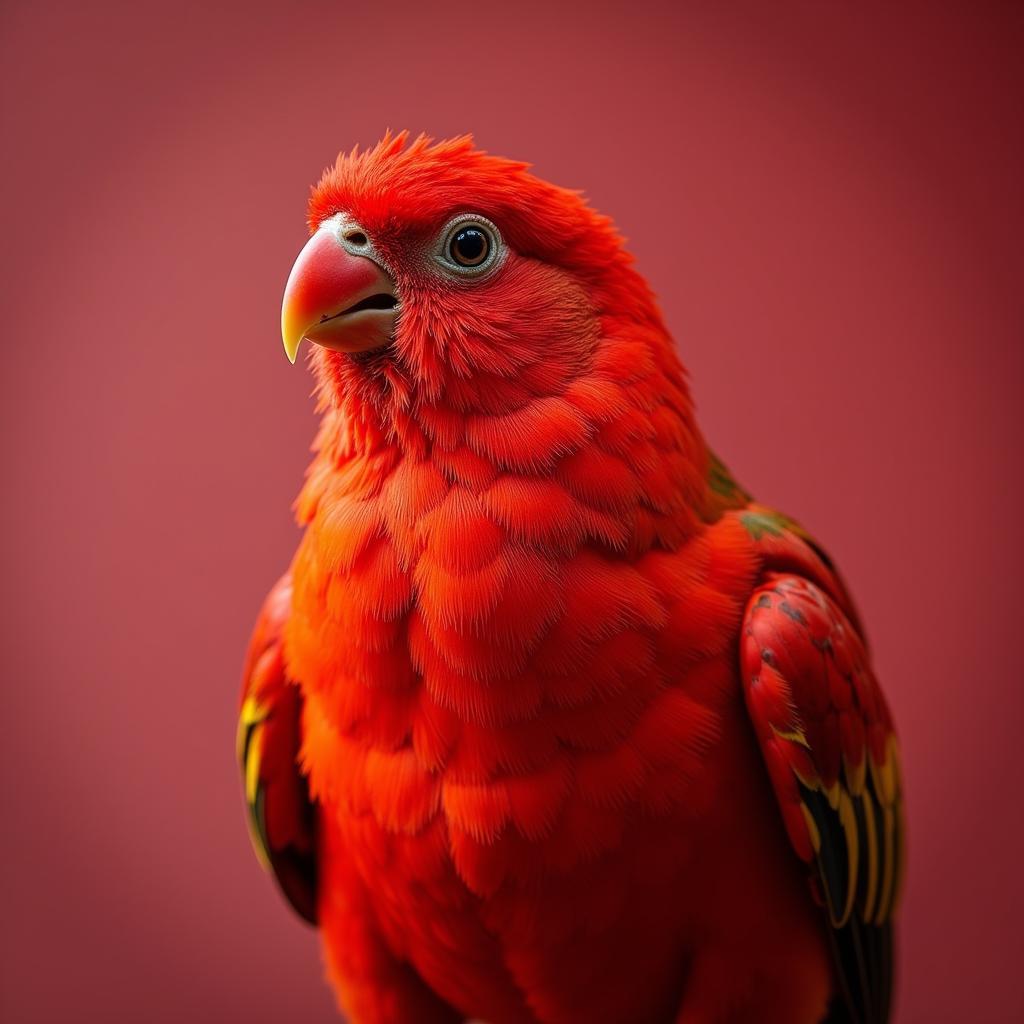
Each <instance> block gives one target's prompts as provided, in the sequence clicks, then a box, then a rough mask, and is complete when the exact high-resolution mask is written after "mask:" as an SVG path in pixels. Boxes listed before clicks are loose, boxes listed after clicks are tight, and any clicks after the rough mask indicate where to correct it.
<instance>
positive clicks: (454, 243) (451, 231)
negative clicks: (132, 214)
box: [441, 216, 501, 276]
mask: <svg viewBox="0 0 1024 1024" xmlns="http://www.w3.org/2000/svg"><path fill="white" fill-rule="evenodd" d="M443 237H444V245H443V247H442V249H441V258H442V261H443V263H444V264H445V265H446V266H447V267H448V269H449V270H454V271H457V272H458V273H460V274H462V275H464V276H472V275H477V274H482V273H483V272H484V271H486V270H489V269H490V268H491V267H492V266H493V265H494V262H495V260H496V259H497V257H498V252H499V249H500V246H501V241H500V237H499V235H498V229H497V228H496V227H494V225H493V224H491V223H490V222H489V221H486V220H484V219H483V218H482V217H467V216H462V217H459V218H458V219H457V220H456V221H454V222H452V223H450V224H449V225H448V227H447V229H446V231H445V233H444V236H443Z"/></svg>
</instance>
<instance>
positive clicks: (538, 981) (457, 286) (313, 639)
mask: <svg viewBox="0 0 1024 1024" xmlns="http://www.w3.org/2000/svg"><path fill="white" fill-rule="evenodd" d="M309 224H310V228H311V231H312V237H311V238H310V240H309V242H308V244H307V245H306V247H305V248H304V249H303V251H302V253H301V254H300V256H299V258H298V260H297V261H296V263H295V266H294V268H293V270H292V273H291V277H290V278H289V280H288V285H287V288H286V292H285V297H284V308H283V314H282V324H283V331H284V343H285V349H286V351H287V353H288V355H289V357H290V358H291V359H292V360H293V361H294V358H295V354H296V350H297V348H298V346H299V343H300V341H301V340H302V339H303V338H306V339H309V340H310V341H311V342H314V343H315V346H314V347H313V348H312V349H311V351H312V363H313V367H314V370H315V372H316V377H317V381H318V386H319V395H320V407H321V410H322V411H323V423H322V426H321V428H320V432H319V436H318V439H317V442H316V456H315V458H314V460H313V464H312V466H311V468H310V470H309V475H308V479H307V481H306V484H305V486H304V488H303V490H302V494H301V496H300V498H299V500H298V517H299V521H300V523H301V524H302V525H303V526H304V527H305V533H304V535H303V538H302V542H301V544H300V545H299V548H298V551H297V553H296V555H295V559H294V561H293V562H292V565H291V568H290V570H289V572H288V573H287V574H286V575H285V577H284V578H283V579H282V580H281V581H280V582H279V583H278V584H277V586H276V587H275V588H274V590H273V591H272V592H271V595H270V597H269V598H268V599H267V602H266V604H265V605H264V608H263V612H262V615H261V617H260V619H259V622H258V623H257V626H256V631H255V634H254V636H253V640H252V644H251V647H250V651H249V657H248V660H247V663H246V667H245V677H244V690H243V700H242V714H241V722H240V729H239V756H240V760H241V763H242V765H243V770H244V775H245V788H246V795H247V799H248V804H249V810H250V816H251V823H252V825H253V831H254V835H255V837H256V841H257V845H258V848H259V850H260V852H261V855H262V856H263V857H264V859H265V861H266V862H267V863H268V864H269V866H270V868H271V869H272V870H273V871H274V873H275V875H276V877H277V879H278V881H279V883H280V885H281V887H282V889H283V890H284V893H285V895H286V896H287V897H288V899H289V900H290V901H291V903H292V904H293V905H294V907H295V908H296V909H297V910H298V912H299V913H300V914H302V915H303V916H304V917H305V918H307V919H308V920H310V921H312V922H315V923H316V924H317V925H318V926H319V928H320V929H321V931H322V933H323V942H324V948H325V951H326V960H327V966H328V973H329V976H330V980H331V982H332V983H333V985H334V987H335V989H336V991H337V994H338V999H339V1002H340V1005H341V1007H342V1008H343V1010H344V1011H345V1012H346V1013H347V1014H348V1015H349V1017H350V1018H351V1020H353V1021H354V1022H357V1024H372V1022H391V1021H412V1022H434V1021H437V1022H447V1021H452V1022H454V1021H461V1020H464V1019H467V1018H471V1017H475V1018H480V1019H483V1020H486V1021H488V1022H490V1024H520V1022H528V1021H531V1022H532V1021H542V1022H549V1024H556V1022H581V1021H586V1022H605V1021H607V1022H623V1024H646V1022H651V1024H655V1022H658V1024H660V1022H677V1024H710V1022H717V1021H730V1022H745V1021H750V1022H758V1024H770V1022H779V1024H801V1022H812V1021H821V1020H823V1019H828V1020H832V1021H860V1022H879V1021H885V1020H887V1019H888V1015H889V1005H890V992H891V986H892V973H893V967H892V963H893V953H892V918H893V913H894V908H895V905H896V902H897V894H898V891H899V887H900V886H899V879H900V864H901V855H902V848H903V830H902V824H901V795H900V781H899V771H898V767H897V747H896V740H895V737H894V734H893V725H892V719H891V717H890V714H889V711H888V708H887V707H886V703H885V699H884V697H883V695H882V692H881V690H880V689H879V686H878V683H877V681H876V679H875V676H874V674H873V672H872V668H871V663H870V659H869V656H868V652H867V648H866V644H865V641H864V637H863V631H862V629H861V626H860V624H859V622H858V619H857V614H856V612H855V610H854V608H853V605H852V603H851V601H850V597H849V595H848V594H847V592H846V590H845V588H844V586H843V584H842V582H841V580H840V579H839V576H838V575H837V573H836V570H835V568H834V567H833V565H832V563H831V562H830V560H829V558H828V556H827V555H826V554H825V553H824V551H823V550H822V549H821V547H820V546H819V545H818V544H817V543H816V542H815V541H814V540H812V539H811V538H810V537H809V536H808V535H807V534H806V533H805V532H804V530H803V529H801V528H800V527H799V526H798V525H797V524H796V523H794V522H793V521H792V520H790V519H788V518H786V517H785V516H782V515H780V514H778V513H777V512H774V511H772V510H770V509H768V508H765V507H763V506H760V505H758V504H756V503H755V502H754V501H753V500H752V499H751V498H750V496H749V495H748V494H747V493H746V492H745V491H744V490H743V489H742V488H741V487H740V486H739V485H738V484H737V483H736V482H735V481H734V480H733V479H732V477H731V476H730V475H729V473H728V471H727V470H726V468H725V467H724V466H723V464H722V463H721V462H720V461H718V460H717V459H716V458H715V456H714V455H713V454H712V453H711V451H710V450H709V448H708V446H707V444H706V443H705V441H704V438H703V437H702V436H701V433H700V430H699V429H698V427H697V423H696V421H695V418H694V413H693V407H692V403H691V399H690V393H689V390H688V387H687V383H686V376H685V373H684V370H683V367H682V366H681V364H680V362H679V358H678V356H677V354H676V351H675V348H674V346H673V343H672V339H671V338H670V336H669V334H668V331H667V330H666V328H665V325H664V323H663V321H662V318H661V314H660V313H659V310H658V307H657V305H656V303H655V299H654V296H653V295H652V293H651V290H650V288H649V287H648V286H647V284H646V282H645V281H644V280H643V278H641V277H640V275H639V274H638V273H637V272H636V270H635V269H634V267H633V262H632V259H631V258H630V256H629V255H627V253H626V251H625V249H624V248H623V242H622V239H621V238H620V236H619V235H618V233H617V232H616V230H615V228H614V226H613V224H612V222H611V221H610V220H608V219H607V218H606V217H603V216H601V215H599V214H597V213H595V212H594V211H593V210H591V209H590V208H589V207H588V206H587V204H586V203H585V201H584V200H583V199H582V198H581V197H580V196H579V194H577V193H575V192H569V191H565V190H563V189H560V188H556V187H555V186H553V185H549V184H547V183H546V182H544V181H541V180H539V179H538V178H536V177H534V176H533V175H531V174H530V173H528V170H527V166H526V165H525V164H522V163H514V162H511V161H508V160H503V159H498V158H496V157H493V156H489V155H486V154H484V153H482V152H480V151H479V150H476V149H474V148H473V145H472V143H471V141H470V140H468V139H457V140H454V141H450V142H443V143H439V144H437V145H432V144H431V143H430V142H429V140H426V139H423V138H420V139H417V140H416V141H414V142H409V141H408V140H407V138H406V137H405V136H404V135H402V136H398V137H397V138H391V137H387V138H385V139H384V141H382V142H381V143H380V144H379V145H378V146H376V148H374V149H372V150H369V151H367V152H362V153H358V152H353V153H352V154H351V155H349V156H343V157H341V158H339V160H338V162H337V164H336V165H335V166H334V167H333V168H331V169H329V170H328V171H327V172H326V173H325V174H324V176H323V178H322V179H321V181H320V183H319V184H318V185H317V186H316V188H315V189H314V191H313V196H312V199H311V202H310V206H309Z"/></svg>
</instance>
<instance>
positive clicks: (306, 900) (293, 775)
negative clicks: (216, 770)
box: [236, 575, 317, 924]
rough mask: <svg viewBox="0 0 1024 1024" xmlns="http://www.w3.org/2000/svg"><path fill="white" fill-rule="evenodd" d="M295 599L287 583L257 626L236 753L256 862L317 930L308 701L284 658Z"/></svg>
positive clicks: (273, 595)
mask: <svg viewBox="0 0 1024 1024" xmlns="http://www.w3.org/2000/svg"><path fill="white" fill-rule="evenodd" d="M291 598H292V588H291V577H290V575H285V576H283V577H282V578H281V579H280V580H278V582H277V583H276V584H275V586H274V588H273V589H272V590H271V591H270V593H269V594H268V595H267V599H266V601H265V602H264V603H263V607H262V609H261V610H260V615H259V618H258V619H257V620H256V626H255V628H254V630H253V634H252V639H251V640H250V642H249V651H248V654H247V655H246V659H245V669H244V671H243V674H242V700H241V709H240V711H239V716H238V735H237V748H236V750H237V756H238V764H239V767H240V769H241V771H242V779H243V782H244V785H245V802H246V806H247V809H248V815H247V817H248V822H249V832H250V835H251V837H252V842H253V847H254V849H255V850H256V856H257V857H258V858H259V860H260V862H261V863H262V864H263V866H264V867H265V868H266V869H267V870H268V871H272V872H273V873H274V876H275V878H276V880H277V883H278V885H279V886H280V888H281V891H282V892H283V893H284V895H285V897H286V898H287V900H288V902H289V903H290V904H291V905H292V906H293V907H294V908H295V910H296V911H297V912H298V913H299V914H300V915H301V916H302V917H303V918H305V919H306V920H307V921H309V922H310V923H311V924H316V920H317V915H316V883H317V864H316V835H315V831H316V818H315V814H314V809H313V805H312V804H311V802H310V799H309V790H308V787H307V784H306V779H305V777H304V776H303V775H302V773H301V771H300V770H299V766H298V761H297V759H298V754H299V747H300V744H301V730H302V703H303V701H302V694H301V692H300V690H299V687H298V686H297V685H296V684H295V683H294V682H293V681H292V680H290V679H289V678H288V676H287V674H286V672H285V668H284V661H283V658H282V632H283V630H284V625H285V622H286V621H287V619H288V615H289V612H290V609H291Z"/></svg>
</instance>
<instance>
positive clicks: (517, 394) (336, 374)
mask: <svg viewBox="0 0 1024 1024" xmlns="http://www.w3.org/2000/svg"><path fill="white" fill-rule="evenodd" d="M309 225H310V229H311V233H312V234H311V237H310V239H309V241H308V242H307V244H306V246H305V247H304V248H303V250H302V252H301V253H300V254H299V256H298V258H297V260H296V261H295V264H294V266H293V268H292V271H291V275H290V277H289V279H288V283H287V286H286V289H285V295H284V303H283V307H282V314H281V325H282V334H283V339H284V347H285V351H286V353H287V355H288V357H289V359H291V360H292V361H293V362H294V360H295V357H296V353H297V351H298V349H299V346H300V344H301V342H302V341H303V339H306V340H308V341H310V342H313V343H314V344H315V345H316V346H317V350H316V357H315V362H316V365H317V369H318V372H319V374H320V377H321V381H322V384H323V385H324V390H325V391H326V393H327V395H328V397H329V398H333V399H335V400H336V401H338V402H344V401H346V399H347V400H349V401H351V400H352V398H353V397H354V396H359V398H360V400H361V401H363V402H367V401H368V402H370V403H371V404H377V405H378V406H383V405H387V404H391V405H393V406H394V405H404V406H408V405H409V404H411V403H414V402H416V401H419V402H424V401H426V402H430V401H437V400H438V399H440V398H441V397H442V396H443V398H444V400H445V401H446V402H447V403H449V404H450V405H452V406H454V407H456V408H458V409H460V410H461V411H464V412H468V411H471V410H473V409H488V410H489V411H497V410H500V409H501V408H502V407H515V406H516V405H521V404H522V403H523V402H524V401H527V400H529V397H531V396H535V395H536V394H538V393H553V392H555V391H557V390H558V389H559V387H561V386H564V384H565V382H566V381H567V380H569V379H571V378H573V377H574V376H576V375H578V374H579V373H580V372H583V371H585V369H586V367H587V366H588V365H589V364H590V363H591V362H592V360H593V358H594V354H595V351H596V350H597V349H598V347H599V346H600V344H601V339H602V337H603V336H604V335H605V334H607V333H608V332H609V330H610V329H613V325H612V322H616V323H620V324H622V323H625V324H627V325H628V324H631V323H632V324H637V323H639V324H642V325H643V326H645V327H647V328H650V329H653V330H654V332H655V333H656V334H658V335H660V336H663V341H664V343H665V344H666V346H668V347H670V343H669V342H668V337H667V334H665V332H664V328H663V327H662V325H661V319H660V316H659V313H658V310H657V308H656V305H655V302H654V299H653V296H652V294H651V292H650V290H649V288H648V287H647V285H646V283H645V282H644V280H643V279H642V278H641V277H640V276H639V274H637V273H636V272H635V270H634V269H633V267H632V261H631V258H630V257H629V256H628V255H627V253H626V252H625V250H624V248H623V243H622V239H621V237H620V235H619V234H618V232H617V231H616V229H615V227H614V225H613V224H612V222H611V221H610V220H609V219H608V218H607V217H604V216H601V215H600V214H598V213H596V212H595V211H593V210H592V209H591V208H590V207H589V206H588V205H587V203H586V202H585V201H584V199H583V198H582V197H581V196H580V194H579V193H577V192H573V191H569V190H567V189H563V188H558V187H556V186H554V185H551V184H548V183H547V182H545V181H542V180H541V179H540V178H538V177H536V176H534V175H533V174H531V173H530V172H529V170H528V167H527V165H526V164H523V163H518V162H514V161H511V160H506V159H501V158H498V157H494V156H491V155H489V154H486V153H484V152H482V151H480V150H478V149H476V148H475V147H474V145H473V143H472V140H471V139H470V138H468V137H463V138H458V139H454V140H451V141H446V142H440V143H437V144H432V143H431V141H430V140H429V139H426V138H425V137H422V136H421V137H420V138H418V139H416V140H415V141H412V142H409V140H408V138H407V136H406V135H405V134H401V135H398V136H395V137H390V136H387V137H385V138H384V139H383V140H382V141H381V142H380V143H379V144H378V145H377V146H375V147H374V148H372V149H369V150H366V151H363V152H358V151H353V152H352V153H350V154H347V155H346V154H342V155H341V156H340V157H339V158H338V160H337V163H336V164H335V165H334V166H333V167H331V168H329V169H328V170H327V171H325V173H324V175H323V177H322V178H321V180H320V182H319V184H317V185H316V186H315V188H314V189H313V194H312V198H311V200H310V205H309Z"/></svg>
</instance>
